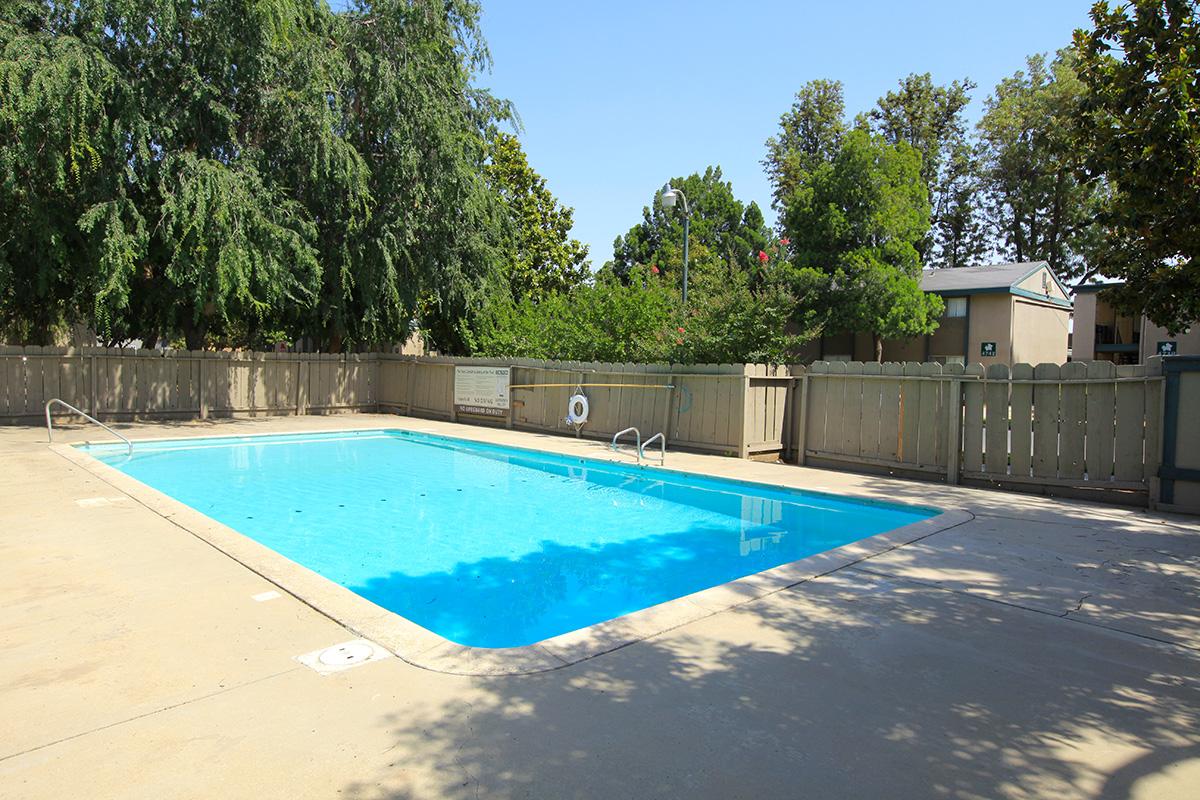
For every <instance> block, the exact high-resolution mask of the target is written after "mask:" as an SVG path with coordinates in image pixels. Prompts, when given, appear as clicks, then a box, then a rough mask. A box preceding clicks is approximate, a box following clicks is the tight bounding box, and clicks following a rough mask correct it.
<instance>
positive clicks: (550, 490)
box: [85, 431, 937, 647]
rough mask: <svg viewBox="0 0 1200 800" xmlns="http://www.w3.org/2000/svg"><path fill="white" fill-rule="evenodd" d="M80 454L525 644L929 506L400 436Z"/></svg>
mask: <svg viewBox="0 0 1200 800" xmlns="http://www.w3.org/2000/svg"><path fill="white" fill-rule="evenodd" d="M85 449H86V450H87V451H88V452H89V453H90V454H91V455H92V456H94V457H96V458H98V459H100V460H102V461H104V462H106V463H108V464H110V465H111V466H113V467H115V468H117V469H119V470H121V471H122V472H125V473H127V474H129V475H131V476H132V477H134V478H137V479H138V480H140V481H142V482H143V483H146V484H148V485H150V486H152V487H154V488H155V489H158V490H159V491H161V492H163V493H165V494H168V495H170V496H171V497H174V498H175V499H177V500H179V501H181V502H183V503H186V504H187V505H189V506H191V507H192V508H194V509H196V510H197V511H200V512H202V513H204V514H206V515H208V516H209V517H212V518H213V519H215V520H218V521H219V522H222V523H224V524H225V525H228V526H229V527H231V528H235V529H236V530H238V531H240V532H241V533H243V534H245V535H246V536H249V537H251V538H252V539H255V540H256V541H258V542H261V543H262V544H264V545H266V546H268V547H270V548H272V549H273V550H275V551H277V552H279V553H281V554H283V555H284V556H287V557H288V558H290V559H291V560H293V561H295V562H298V563H299V564H302V565H304V566H306V567H308V568H309V569H311V570H313V571H315V572H318V573H320V574H321V575H324V576H325V577H326V578H329V579H330V580H333V581H336V582H337V583H340V584H341V585H343V586H345V587H347V588H349V589H351V590H352V591H354V592H356V593H358V594H359V595H362V596H363V597H365V598H367V599H368V600H371V601H373V602H374V603H377V604H378V605H380V606H383V607H384V608H387V609H389V610H391V611H394V612H396V613H397V614H400V615H401V616H403V617H406V618H407V619H409V620H412V621H413V622H415V623H417V624H419V625H422V626H424V627H426V628H428V629H429V630H432V631H434V632H435V633H438V634H439V635H441V636H443V637H445V638H447V639H450V640H451V641H454V642H458V643H460V644H464V645H472V646H476V647H515V646H519V645H526V644H531V643H533V642H537V641H541V640H542V639H547V638H549V637H551V636H556V635H558V634H560V633H566V632H567V631H572V630H576V629H578V628H583V627H586V626H588V625H592V624H595V623H597V622H602V621H604V620H607V619H612V618H614V617H619V616H621V615H623V614H628V613H630V612H632V611H637V610H638V609H642V608H646V607H648V606H652V605H655V604H657V603H661V602H664V601H666V600H671V599H673V598H676V597H681V596H683V595H686V594H690V593H692V592H696V591H699V590H701V589H706V588H708V587H711V586H717V585H720V584H722V583H727V582H729V581H731V580H735V579H737V578H740V577H743V576H746V575H751V574H754V573H756V572H761V571H763V570H766V569H770V568H771V567H775V566H778V565H780V564H786V563H788V562H791V561H795V560H797V559H800V558H804V557H805V556H809V555H812V554H814V553H820V552H822V551H825V550H829V549H832V548H835V547H839V546H841V545H844V544H847V543H849V542H853V541H856V540H858V539H862V538H865V537H867V536H872V535H874V534H877V533H882V532H883V531H887V530H891V529H893V528H897V527H899V526H901V525H907V524H908V523H911V522H916V521H918V520H921V519H925V518H927V517H931V516H933V515H934V514H936V513H937V512H936V511H934V510H932V509H927V508H917V507H912V506H898V505H886V504H869V503H862V502H851V501H846V500H841V499H838V498H835V497H830V496H826V495H820V494H814V493H806V492H800V491H794V490H784V489H777V488H772V487H768V486H762V485H757V484H747V483H741V482H735V481H726V480H719V479H713V478H703V477H698V476H694V475H688V474H683V473H678V472H670V471H665V470H647V469H640V468H637V467H634V466H632V465H631V466H628V467H627V466H623V465H614V464H609V463H607V462H600V461H594V460H591V459H580V458H571V457H567V456H558V455H550V454H545V453H537V452H532V451H526V450H520V449H515V448H507V447H499V446H493V445H486V444H480V443H475V442H467V441H461V440H456V439H447V438H443V437H437V436H429V435H424V434H417V433H408V432H400V431H363V432H356V433H343V434H324V435H303V436H300V435H294V436H270V437H244V438H220V439H191V440H177V441H170V442H145V443H138V444H136V445H135V448H134V454H133V456H132V457H129V456H127V455H126V454H125V449H124V446H109V445H97V446H91V447H88V448H85Z"/></svg>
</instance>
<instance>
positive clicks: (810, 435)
mask: <svg viewBox="0 0 1200 800" xmlns="http://www.w3.org/2000/svg"><path fill="white" fill-rule="evenodd" d="M827 369H828V364H826V363H825V362H824V361H817V362H815V363H813V364H812V365H811V366H810V367H809V369H808V374H809V378H808V407H807V408H804V409H801V412H800V413H801V419H802V420H803V422H804V448H805V450H815V451H818V452H824V451H826V450H828V449H829V448H828V445H827V444H826V441H825V414H826V411H827V409H828V407H829V379H828V378H825V377H823V376H824V375H825V374H826V370H827ZM801 455H804V454H803V453H801Z"/></svg>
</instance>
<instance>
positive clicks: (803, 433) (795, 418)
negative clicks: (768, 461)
mask: <svg viewBox="0 0 1200 800" xmlns="http://www.w3.org/2000/svg"><path fill="white" fill-rule="evenodd" d="M792 424H793V425H795V426H796V464H797V465H799V466H801V467H803V466H804V462H805V456H804V450H805V448H806V447H807V446H808V368H807V367H806V368H805V369H804V372H803V373H802V374H801V375H800V402H799V405H798V407H795V408H793V409H792Z"/></svg>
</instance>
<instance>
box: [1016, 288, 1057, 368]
mask: <svg viewBox="0 0 1200 800" xmlns="http://www.w3.org/2000/svg"><path fill="white" fill-rule="evenodd" d="M1012 313H1013V345H1012V347H1013V350H1012V359H1013V360H1012V361H1011V362H1009V363H1019V362H1025V363H1027V364H1039V363H1043V362H1047V363H1051V364H1062V363H1064V362H1066V360H1067V324H1068V320H1069V318H1070V312H1069V311H1068V310H1067V309H1065V308H1059V307H1057V306H1050V305H1043V304H1041V303H1037V302H1033V301H1025V300H1022V299H1021V298H1019V297H1016V298H1013V309H1012Z"/></svg>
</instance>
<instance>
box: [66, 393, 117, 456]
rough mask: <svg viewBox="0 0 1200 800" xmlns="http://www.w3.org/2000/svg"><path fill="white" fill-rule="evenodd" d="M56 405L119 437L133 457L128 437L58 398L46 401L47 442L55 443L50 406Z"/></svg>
mask: <svg viewBox="0 0 1200 800" xmlns="http://www.w3.org/2000/svg"><path fill="white" fill-rule="evenodd" d="M55 403H58V404H59V405H60V406H62V407H63V408H67V409H70V410H71V411H74V412H75V413H76V414H78V415H79V416H81V417H83V418H84V419H86V420H87V421H88V422H94V423H96V424H97V425H99V426H100V427H101V428H104V430H106V431H108V432H109V433H111V434H112V435H113V436H115V437H117V438H118V439H120V440H121V441H122V442H124V443H125V447H126V453H127V454H128V455H133V442H131V441H129V439H127V438H126V437H124V436H122V435H121V434H119V433H117V432H116V431H114V430H113V429H112V428H110V427H108V426H107V425H105V424H104V423H103V422H101V421H100V420H98V419H96V418H95V417H93V416H92V415H91V414H88V413H87V412H85V411H80V410H79V409H78V408H76V407H75V406H73V405H71V404H70V403H68V402H67V401H66V400H59V399H58V398H57V397H54V398H51V399H50V400H47V401H46V441H48V442H50V443H53V442H54V425H53V423H51V422H50V406H52V405H54V404H55Z"/></svg>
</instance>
